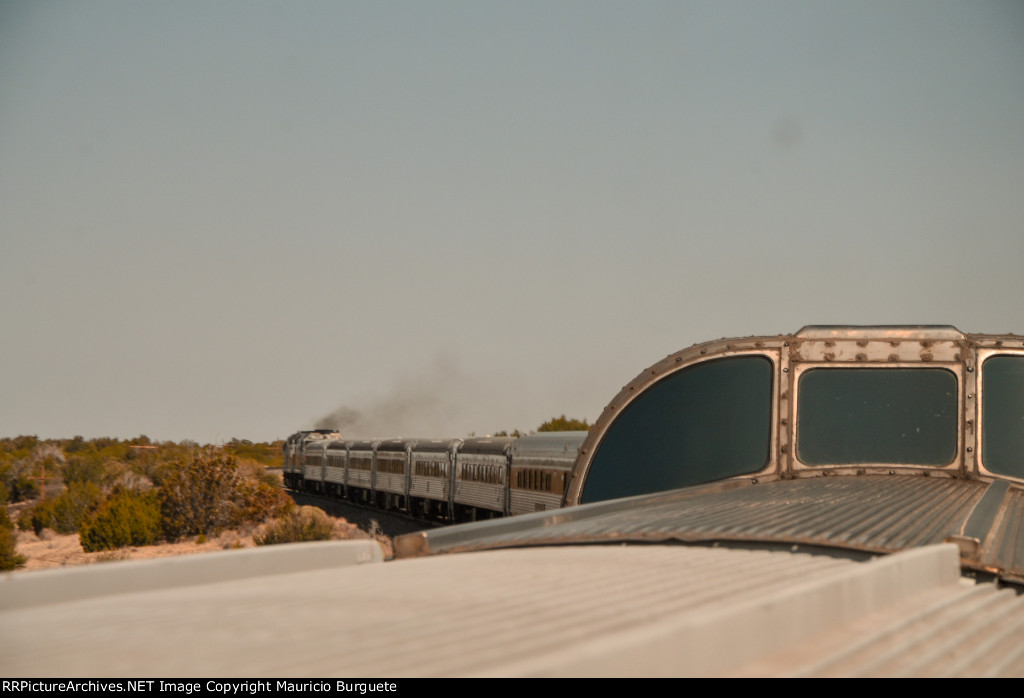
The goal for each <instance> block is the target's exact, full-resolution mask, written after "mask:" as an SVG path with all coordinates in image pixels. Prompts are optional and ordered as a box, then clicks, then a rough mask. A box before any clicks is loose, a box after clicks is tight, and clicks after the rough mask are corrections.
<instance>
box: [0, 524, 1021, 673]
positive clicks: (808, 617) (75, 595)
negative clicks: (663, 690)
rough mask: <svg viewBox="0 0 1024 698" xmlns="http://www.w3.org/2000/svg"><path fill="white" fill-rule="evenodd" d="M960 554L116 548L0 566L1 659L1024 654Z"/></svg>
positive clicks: (843, 668) (836, 667)
mask: <svg viewBox="0 0 1024 698" xmlns="http://www.w3.org/2000/svg"><path fill="white" fill-rule="evenodd" d="M957 557H958V551H957V548H956V546H954V545H944V544H940V545H931V546H926V547H922V548H918V549H915V550H911V551H906V552H901V553H896V554H893V555H890V556H885V557H879V558H873V559H870V560H867V561H858V560H854V559H850V558H841V557H833V556H827V555H815V554H808V553H802V552H801V553H792V552H789V551H768V550H744V549H736V548H725V547H720V548H713V547H697V546H681V545H644V546H622V545H620V544H616V545H614V546H601V545H599V546H594V545H574V546H560V547H536V548H519V549H509V550H493V551H486V552H480V553H476V554H470V555H446V556H443V557H440V558H437V557H428V558H420V559H414V560H399V561H395V562H389V563H382V562H381V561H382V556H381V552H380V548H379V547H378V546H377V544H376V543H375V542H373V541H368V540H364V541H338V542H332V543H305V544H295V545H290V546H284V545H282V546H267V547H264V548H258V549H249V550H240V551H224V552H220V553H210V554H205V555H193V556H189V557H183V558H167V559H163V560H148V561H126V562H111V563H106V564H103V565H90V566H86V567H80V568H63V569H56V570H43V571H37V572H30V573H15V574H8V575H5V576H3V577H0V623H2V624H3V627H4V632H3V633H0V666H2V667H3V668H4V670H5V674H7V675H12V676H21V677H45V676H53V677H67V676H75V677H83V678H84V677H104V676H105V677H110V676H120V677H144V678H152V677H154V676H161V677H168V678H169V677H186V678H188V677H218V678H219V677H228V676H236V677H246V678H264V677H286V676H287V677H323V678H327V677H338V678H346V679H351V678H352V677H356V676H363V677H380V678H384V679H391V678H401V677H409V676H414V677H419V676H470V677H474V676H475V677H510V676H610V677H614V676H749V675H755V676H766V675H768V676H855V675H866V676H877V675H881V676H893V675H912V676H913V675H924V676H939V675H941V676H1019V675H1021V673H1022V671H1024V669H1022V667H1024V644H1022V643H1020V642H1019V641H1017V637H1016V635H1015V632H1017V629H1018V628H1020V627H1021V626H1022V624H1024V597H1020V596H1016V595H1014V594H1012V593H1007V592H1005V591H1004V592H999V591H998V589H997V588H996V587H995V585H992V584H978V585H964V584H963V583H961V580H960V577H959V574H958V568H957ZM459 582H463V583H459ZM524 609H529V612H528V613H524V612H523V610H524ZM268 638H272V639H273V640H272V641H269V640H268ZM331 685H333V684H331Z"/></svg>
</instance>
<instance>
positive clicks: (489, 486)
mask: <svg viewBox="0 0 1024 698" xmlns="http://www.w3.org/2000/svg"><path fill="white" fill-rule="evenodd" d="M514 441H515V439H513V438H508V437H486V438H474V439H466V441H465V442H464V443H463V444H462V446H461V447H459V451H458V453H457V454H456V455H455V483H454V490H455V494H454V500H455V509H456V512H455V513H456V518H457V519H458V520H476V519H480V518H491V517H494V516H504V515H505V514H506V513H507V512H508V502H507V489H508V488H507V483H508V458H509V453H510V452H511V450H512V444H513V442H514Z"/></svg>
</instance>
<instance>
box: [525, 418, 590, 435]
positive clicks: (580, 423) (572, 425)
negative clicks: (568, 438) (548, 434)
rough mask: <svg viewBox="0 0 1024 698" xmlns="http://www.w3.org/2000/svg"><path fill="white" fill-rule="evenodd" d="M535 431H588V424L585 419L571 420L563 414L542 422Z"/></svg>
mask: <svg viewBox="0 0 1024 698" xmlns="http://www.w3.org/2000/svg"><path fill="white" fill-rule="evenodd" d="M537 431H590V424H588V423H587V420H585V419H571V418H568V417H566V416H565V415H564V414H563V415H562V416H561V417H554V418H552V419H549V420H548V421H546V422H544V423H543V424H541V425H540V426H539V427H538V428H537Z"/></svg>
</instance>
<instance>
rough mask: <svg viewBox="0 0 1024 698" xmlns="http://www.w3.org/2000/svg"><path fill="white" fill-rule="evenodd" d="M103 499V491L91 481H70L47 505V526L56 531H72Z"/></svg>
mask: <svg viewBox="0 0 1024 698" xmlns="http://www.w3.org/2000/svg"><path fill="white" fill-rule="evenodd" d="M102 501H103V492H102V491H101V490H100V488H99V486H97V485H96V484H94V483H92V482H72V483H71V484H70V485H69V486H68V488H67V489H66V490H64V491H63V492H61V493H60V494H59V495H57V497H55V498H54V499H53V500H51V502H52V503H51V502H47V504H48V505H49V516H50V522H49V523H48V524H47V526H48V527H49V528H52V529H53V530H55V531H57V532H58V533H74V532H76V531H78V530H79V529H80V528H81V527H82V524H84V523H85V522H86V520H87V519H88V518H89V517H90V516H92V514H93V512H95V511H96V509H97V508H99V506H100V502H102Z"/></svg>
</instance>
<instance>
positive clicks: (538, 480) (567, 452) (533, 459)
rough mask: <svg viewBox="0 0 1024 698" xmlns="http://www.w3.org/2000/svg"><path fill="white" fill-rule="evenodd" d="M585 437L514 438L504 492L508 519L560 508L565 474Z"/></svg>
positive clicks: (557, 434) (545, 435)
mask: <svg viewBox="0 0 1024 698" xmlns="http://www.w3.org/2000/svg"><path fill="white" fill-rule="evenodd" d="M586 438H587V432H585V431H553V432H545V433H540V434H530V435H529V436H521V437H519V438H518V439H516V442H515V444H514V445H513V447H512V466H511V467H512V471H511V474H510V476H509V489H508V493H509V503H508V509H509V514H510V515H511V516H516V515H518V514H529V513H533V512H535V511H546V510H548V509H557V508H558V507H560V506H561V505H562V498H563V497H564V496H565V492H566V486H567V485H568V484H569V474H570V473H571V472H572V467H573V464H574V463H575V462H576V455H577V453H578V451H579V447H580V444H582V443H583V440H584V439H586Z"/></svg>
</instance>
